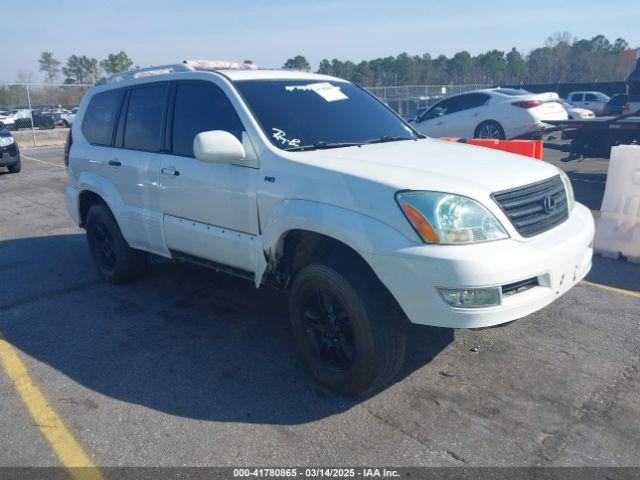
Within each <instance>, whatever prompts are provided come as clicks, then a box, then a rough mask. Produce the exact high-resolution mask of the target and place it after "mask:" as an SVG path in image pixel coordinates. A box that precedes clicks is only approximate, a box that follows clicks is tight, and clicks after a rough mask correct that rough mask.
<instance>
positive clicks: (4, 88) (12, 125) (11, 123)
mask: <svg viewBox="0 0 640 480" xmlns="http://www.w3.org/2000/svg"><path fill="white" fill-rule="evenodd" d="M91 86H92V85H77V84H75V85H67V84H37V83H0V127H3V128H6V129H8V130H12V131H13V136H14V138H15V139H16V141H17V142H18V144H19V145H21V146H25V147H27V146H29V147H31V146H33V147H43V146H53V145H64V142H65V140H66V137H67V130H68V128H69V126H70V125H71V124H72V123H73V119H74V116H75V110H74V109H75V108H76V107H77V106H78V105H79V103H80V100H82V97H83V96H84V94H85V92H86V91H87V90H88V89H89V88H91Z"/></svg>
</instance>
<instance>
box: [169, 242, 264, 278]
mask: <svg viewBox="0 0 640 480" xmlns="http://www.w3.org/2000/svg"><path fill="white" fill-rule="evenodd" d="M169 252H171V258H172V259H174V260H180V261H183V262H188V263H193V264H195V265H200V266H201V267H206V268H209V269H211V270H215V271H216V272H221V273H227V274H229V275H233V276H234V277H239V278H244V279H245V280H249V281H251V282H253V281H254V278H255V274H254V273H252V272H249V271H247V270H242V269H241V268H236V267H230V266H229V265H225V264H223V263H218V262H214V261H213V260H207V259H206V258H201V257H197V256H195V255H191V254H189V253H184V252H180V251H178V250H169Z"/></svg>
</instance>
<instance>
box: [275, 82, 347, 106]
mask: <svg viewBox="0 0 640 480" xmlns="http://www.w3.org/2000/svg"><path fill="white" fill-rule="evenodd" d="M284 88H285V90H286V91H287V92H294V91H296V90H301V91H308V92H315V93H317V94H318V95H320V96H321V97H322V98H324V99H325V100H326V101H327V102H335V101H336V100H346V99H347V98H349V97H347V96H346V95H345V94H344V93H342V90H340V87H336V86H335V85H331V84H330V83H329V82H321V83H310V84H308V85H291V86H289V87H284Z"/></svg>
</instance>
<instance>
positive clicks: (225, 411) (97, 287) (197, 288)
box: [0, 234, 453, 425]
mask: <svg viewBox="0 0 640 480" xmlns="http://www.w3.org/2000/svg"><path fill="white" fill-rule="evenodd" d="M0 284H2V285H6V286H8V287H7V288H3V289H0V332H2V333H3V334H4V335H5V336H6V338H7V339H8V340H9V341H10V342H11V343H12V344H13V345H15V346H16V347H17V348H18V349H19V350H20V351H22V352H24V354H26V355H29V356H31V357H33V358H34V359H36V360H37V361H39V362H43V363H45V364H47V365H49V366H50V367H52V368H53V369H55V370H56V371H57V372H59V373H61V374H62V375H64V376H67V377H69V378H70V379H72V380H73V381H75V382H77V383H79V384H80V385H81V386H83V387H85V388H87V389H90V390H93V391H94V392H97V393H99V394H102V395H106V396H108V397H112V398H114V399H117V400H121V401H124V402H131V403H135V404H139V405H143V406H145V407H147V408H151V409H155V410H159V411H162V412H165V413H168V414H172V415H179V416H184V417H189V418H197V419H203V420H215V421H224V422H247V423H268V424H284V425H287V424H300V423H306V422H310V421H314V420H318V419H321V418H324V417H327V416H330V415H333V414H336V413H339V412H342V411H345V410H348V409H350V408H351V407H353V406H354V405H357V404H358V403H360V402H361V401H362V400H363V399H362V398H360V399H346V398H344V397H340V396H338V395H335V394H333V393H331V392H329V391H328V390H326V389H324V388H323V387H321V386H320V385H319V384H318V383H317V382H316V381H315V380H314V379H313V378H312V377H311V375H310V374H309V373H308V372H307V371H306V369H305V368H304V367H303V366H302V364H301V362H300V360H299V359H298V357H297V354H296V351H295V347H294V345H293V340H292V336H291V333H290V329H289V325H288V319H287V299H286V296H284V295H283V294H281V293H278V292H275V291H272V290H269V289H260V290H256V289H255V287H254V286H253V284H251V283H249V282H247V281H244V280H241V279H236V278H233V277H229V276H226V275H222V274H217V273H215V272H213V271H210V270H207V269H204V268H200V267H196V266H192V265H188V264H174V263H172V262H169V261H165V260H154V261H153V262H151V266H150V272H149V274H147V275H146V276H145V277H144V278H142V279H140V280H139V281H137V282H135V283H133V284H130V285H126V286H115V285H109V284H106V283H104V282H103V281H102V280H101V279H100V278H99V277H98V275H97V273H96V272H95V271H94V269H93V264H92V261H91V258H90V256H89V253H88V249H87V247H86V243H85V240H84V236H83V235H79V234H75V235H57V236H44V237H37V238H23V239H16V240H5V241H1V242H0ZM409 328H410V332H409V335H408V338H409V344H408V351H407V357H406V362H405V365H404V367H403V369H402V372H401V374H400V376H399V378H398V379H396V381H398V380H400V379H401V378H404V377H406V376H407V375H409V374H411V373H412V372H413V371H415V370H416V369H419V368H421V367H422V366H424V365H425V364H427V363H428V362H430V361H431V360H432V359H433V358H434V357H435V356H436V355H438V354H439V353H440V352H441V351H442V350H443V349H445V348H446V347H447V345H449V344H450V343H451V342H452V341H453V331H452V330H449V329H440V328H433V327H420V326H410V327H409ZM52 375H58V374H57V373H56V372H54V373H52ZM51 388H53V387H51ZM48 390H49V388H47V387H46V385H45V392H47V391H48ZM85 395H86V393H85ZM89 395H93V394H89ZM96 397H97V398H96V400H98V402H97V403H99V395H96ZM52 401H53V402H54V403H55V398H53V399H52Z"/></svg>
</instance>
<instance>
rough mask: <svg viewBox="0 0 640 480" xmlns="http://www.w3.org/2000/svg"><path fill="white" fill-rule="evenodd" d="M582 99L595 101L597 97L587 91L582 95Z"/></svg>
mask: <svg viewBox="0 0 640 480" xmlns="http://www.w3.org/2000/svg"><path fill="white" fill-rule="evenodd" d="M584 99H585V101H587V102H597V101H598V97H596V96H595V95H594V94H593V93H587V94H586V95H585V96H584Z"/></svg>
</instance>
